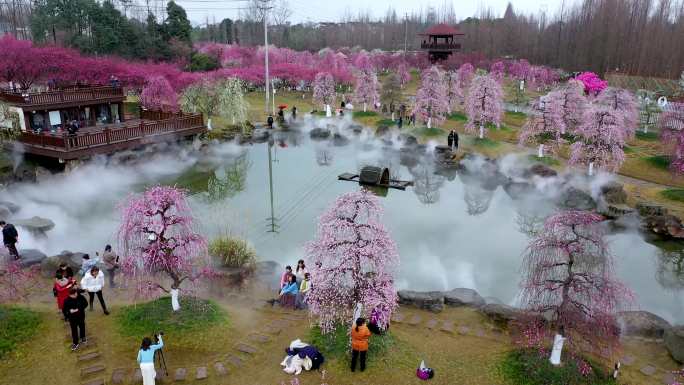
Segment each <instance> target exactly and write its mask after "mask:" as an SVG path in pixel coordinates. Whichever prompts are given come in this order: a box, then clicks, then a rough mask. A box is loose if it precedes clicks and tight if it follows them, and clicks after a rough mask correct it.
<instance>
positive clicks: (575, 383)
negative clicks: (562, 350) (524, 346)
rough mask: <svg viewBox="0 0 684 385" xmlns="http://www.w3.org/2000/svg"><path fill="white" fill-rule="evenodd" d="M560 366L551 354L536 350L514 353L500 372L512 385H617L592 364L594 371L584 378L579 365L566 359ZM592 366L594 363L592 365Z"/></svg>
mask: <svg viewBox="0 0 684 385" xmlns="http://www.w3.org/2000/svg"><path fill="white" fill-rule="evenodd" d="M563 359H564V360H565V362H564V363H563V365H561V366H558V367H556V366H553V365H551V363H550V362H549V360H548V355H547V354H544V355H543V356H542V355H540V354H539V352H538V351H536V350H514V351H511V352H509V353H508V354H507V355H506V356H505V357H504V359H503V361H502V362H501V364H500V366H499V370H500V371H501V374H502V376H503V377H504V378H506V379H507V380H508V383H509V384H510V385H615V384H616V382H615V380H613V379H612V378H611V377H610V376H608V374H607V373H605V371H604V370H602V369H601V368H600V367H598V366H596V365H594V364H592V369H593V370H592V372H591V373H590V374H589V375H587V376H586V377H585V376H582V375H581V374H580V372H579V370H578V368H577V364H576V362H575V361H574V360H571V359H570V358H569V357H567V356H565V355H564V357H563ZM590 364H591V363H590Z"/></svg>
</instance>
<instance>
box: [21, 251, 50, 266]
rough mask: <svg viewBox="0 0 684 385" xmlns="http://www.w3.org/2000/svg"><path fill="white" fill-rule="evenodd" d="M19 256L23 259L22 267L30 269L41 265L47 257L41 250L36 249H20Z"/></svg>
mask: <svg viewBox="0 0 684 385" xmlns="http://www.w3.org/2000/svg"><path fill="white" fill-rule="evenodd" d="M18 251H19V256H20V257H21V259H20V261H21V266H23V267H28V266H33V265H38V264H40V263H41V262H42V261H43V260H44V259H45V258H47V255H45V254H44V253H43V252H41V251H40V250H35V249H20V250H18Z"/></svg>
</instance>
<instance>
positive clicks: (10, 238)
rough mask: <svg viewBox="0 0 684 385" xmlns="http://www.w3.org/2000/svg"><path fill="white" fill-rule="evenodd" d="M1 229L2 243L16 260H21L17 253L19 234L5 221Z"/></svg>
mask: <svg viewBox="0 0 684 385" xmlns="http://www.w3.org/2000/svg"><path fill="white" fill-rule="evenodd" d="M0 228H2V243H3V244H4V245H5V247H6V248H7V250H9V253H10V255H11V256H12V257H14V259H19V252H18V251H17V246H16V245H17V241H18V240H19V233H18V232H17V229H16V228H15V227H14V225H13V224H11V223H7V222H5V221H0Z"/></svg>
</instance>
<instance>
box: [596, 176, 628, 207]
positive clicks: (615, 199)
mask: <svg viewBox="0 0 684 385" xmlns="http://www.w3.org/2000/svg"><path fill="white" fill-rule="evenodd" d="M601 196H602V197H603V199H604V200H605V201H606V203H609V204H614V205H623V204H625V203H627V192H625V189H624V186H623V185H622V183H618V182H615V181H613V182H608V183H606V184H604V185H603V186H601Z"/></svg>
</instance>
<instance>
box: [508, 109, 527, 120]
mask: <svg viewBox="0 0 684 385" xmlns="http://www.w3.org/2000/svg"><path fill="white" fill-rule="evenodd" d="M506 115H507V116H509V117H511V118H517V119H525V118H527V114H526V113H524V112H514V111H506Z"/></svg>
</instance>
